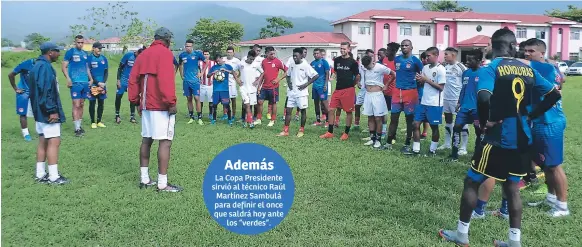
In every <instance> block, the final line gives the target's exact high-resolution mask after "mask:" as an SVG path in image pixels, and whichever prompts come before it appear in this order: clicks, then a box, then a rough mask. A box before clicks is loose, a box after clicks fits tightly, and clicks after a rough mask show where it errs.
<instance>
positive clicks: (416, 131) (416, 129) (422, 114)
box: [402, 105, 428, 155]
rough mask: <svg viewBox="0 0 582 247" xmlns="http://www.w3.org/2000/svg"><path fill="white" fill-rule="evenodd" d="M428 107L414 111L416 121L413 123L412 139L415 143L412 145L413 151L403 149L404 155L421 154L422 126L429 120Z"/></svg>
mask: <svg viewBox="0 0 582 247" xmlns="http://www.w3.org/2000/svg"><path fill="white" fill-rule="evenodd" d="M427 110H428V106H426V105H418V106H417V109H416V111H414V119H413V120H414V121H413V122H412V137H413V139H414V142H413V144H412V149H410V148H407V149H403V150H402V153H403V154H408V155H410V154H420V124H421V123H422V121H424V120H426V119H427Z"/></svg>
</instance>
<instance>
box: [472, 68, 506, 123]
mask: <svg viewBox="0 0 582 247" xmlns="http://www.w3.org/2000/svg"><path fill="white" fill-rule="evenodd" d="M493 67H497V66H496V64H492V65H490V66H487V67H483V68H481V69H480V70H479V72H478V76H479V84H477V113H478V116H479V123H480V125H481V128H484V127H485V124H486V123H487V122H488V121H492V120H495V121H499V120H502V119H491V116H490V113H489V108H490V101H489V100H490V98H491V95H493V86H494V85H495V78H496V75H495V68H493Z"/></svg>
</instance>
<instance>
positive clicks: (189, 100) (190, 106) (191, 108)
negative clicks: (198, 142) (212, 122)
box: [186, 94, 194, 124]
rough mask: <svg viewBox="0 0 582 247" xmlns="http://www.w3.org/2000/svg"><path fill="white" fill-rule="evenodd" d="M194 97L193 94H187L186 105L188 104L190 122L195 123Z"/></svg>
mask: <svg viewBox="0 0 582 247" xmlns="http://www.w3.org/2000/svg"><path fill="white" fill-rule="evenodd" d="M193 99H194V98H193V97H192V94H190V95H188V96H186V105H187V106H188V116H189V117H190V119H189V120H188V124H192V123H194V102H192V100H193Z"/></svg>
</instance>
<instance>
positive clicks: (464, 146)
mask: <svg viewBox="0 0 582 247" xmlns="http://www.w3.org/2000/svg"><path fill="white" fill-rule="evenodd" d="M467 143H469V125H467V124H465V126H463V131H461V149H462V150H465V151H467Z"/></svg>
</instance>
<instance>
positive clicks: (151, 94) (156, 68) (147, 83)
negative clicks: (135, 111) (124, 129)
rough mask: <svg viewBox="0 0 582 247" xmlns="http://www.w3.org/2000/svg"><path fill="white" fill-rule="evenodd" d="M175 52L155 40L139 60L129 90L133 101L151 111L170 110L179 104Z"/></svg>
mask: <svg viewBox="0 0 582 247" xmlns="http://www.w3.org/2000/svg"><path fill="white" fill-rule="evenodd" d="M174 69H175V68H174V54H172V52H171V51H170V49H168V47H165V46H164V45H163V43H162V41H159V40H156V41H154V42H153V43H152V44H151V45H150V47H148V48H147V49H145V50H144V51H143V52H142V53H141V54H140V55H139V56H138V58H137V59H136V60H135V62H134V64H133V68H132V69H131V73H130V75H129V83H128V89H127V94H128V98H129V101H130V102H131V103H133V104H136V105H137V104H139V107H141V109H143V110H148V111H167V110H168V108H169V107H170V106H175V105H176V75H175V70H174Z"/></svg>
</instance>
